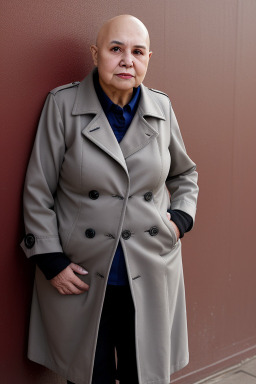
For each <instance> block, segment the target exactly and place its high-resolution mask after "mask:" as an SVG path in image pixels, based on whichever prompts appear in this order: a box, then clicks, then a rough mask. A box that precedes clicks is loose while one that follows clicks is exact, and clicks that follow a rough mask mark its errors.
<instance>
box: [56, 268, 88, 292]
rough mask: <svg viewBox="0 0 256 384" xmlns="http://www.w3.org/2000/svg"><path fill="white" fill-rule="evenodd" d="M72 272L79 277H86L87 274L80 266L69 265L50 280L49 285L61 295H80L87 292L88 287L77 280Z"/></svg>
mask: <svg viewBox="0 0 256 384" xmlns="http://www.w3.org/2000/svg"><path fill="white" fill-rule="evenodd" d="M74 272H75V273H78V274H80V275H87V273H88V272H87V271H86V270H85V269H84V268H82V267H81V266H80V265H77V264H74V263H71V264H69V265H68V266H67V267H66V268H65V269H63V271H61V272H60V273H59V274H58V275H57V276H55V277H54V278H53V279H51V280H50V282H51V284H52V285H53V286H54V288H56V289H57V291H58V292H59V293H60V294H61V295H80V294H81V293H84V292H86V291H88V289H89V285H88V284H86V283H84V282H83V281H82V280H81V279H79V277H77V276H76V275H75V273H74Z"/></svg>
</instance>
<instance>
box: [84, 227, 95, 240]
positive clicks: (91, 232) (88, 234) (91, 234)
mask: <svg viewBox="0 0 256 384" xmlns="http://www.w3.org/2000/svg"><path fill="white" fill-rule="evenodd" d="M95 234H96V233H95V230H94V229H92V228H88V229H86V231H85V236H86V237H88V239H92V238H93V237H94V236H95Z"/></svg>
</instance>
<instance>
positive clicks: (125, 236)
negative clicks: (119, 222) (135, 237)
mask: <svg viewBox="0 0 256 384" xmlns="http://www.w3.org/2000/svg"><path fill="white" fill-rule="evenodd" d="M131 235H132V234H131V231H129V230H128V229H125V230H124V231H123V232H122V238H123V239H124V240H128V239H130V237H131Z"/></svg>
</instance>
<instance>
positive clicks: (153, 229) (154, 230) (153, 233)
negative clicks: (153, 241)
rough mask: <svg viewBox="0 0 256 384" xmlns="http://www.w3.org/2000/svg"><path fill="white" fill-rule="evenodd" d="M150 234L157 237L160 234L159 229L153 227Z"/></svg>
mask: <svg viewBox="0 0 256 384" xmlns="http://www.w3.org/2000/svg"><path fill="white" fill-rule="evenodd" d="M148 232H149V234H150V236H156V235H157V234H158V232H159V229H158V227H151V228H150V229H149V231H148Z"/></svg>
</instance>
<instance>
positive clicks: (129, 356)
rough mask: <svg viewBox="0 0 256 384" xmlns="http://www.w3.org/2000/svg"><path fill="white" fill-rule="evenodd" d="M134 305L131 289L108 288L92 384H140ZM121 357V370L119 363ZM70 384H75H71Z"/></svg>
mask: <svg viewBox="0 0 256 384" xmlns="http://www.w3.org/2000/svg"><path fill="white" fill-rule="evenodd" d="M134 320H135V319H134V305H133V300H132V296H131V292H130V288H129V286H113V285H108V286H107V290H106V296H105V300H104V305H103V310H102V315H101V320H100V327H99V333H98V340H97V347H96V353H95V361H94V369H93V377H92V384H115V380H116V379H117V380H119V381H120V384H138V383H139V382H138V374H137V364H136V350H135V323H134ZM115 351H116V355H117V367H116V361H115ZM68 384H73V383H71V382H70V381H68Z"/></svg>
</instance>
